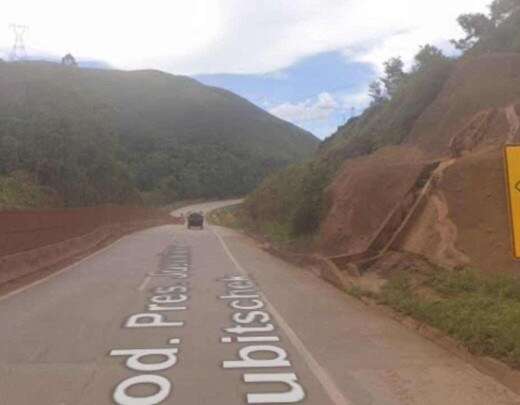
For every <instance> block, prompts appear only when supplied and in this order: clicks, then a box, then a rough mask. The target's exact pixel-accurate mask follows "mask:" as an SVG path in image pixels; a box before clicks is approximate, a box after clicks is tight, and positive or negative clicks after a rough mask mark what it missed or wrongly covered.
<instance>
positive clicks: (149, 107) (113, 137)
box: [0, 62, 318, 205]
mask: <svg viewBox="0 0 520 405" xmlns="http://www.w3.org/2000/svg"><path fill="white" fill-rule="evenodd" d="M0 94H1V95H2V97H0V175H3V176H6V175H9V173H12V172H19V171H23V172H25V173H29V174H31V175H32V176H34V180H35V182H36V183H37V184H40V185H42V186H44V187H49V188H51V189H52V190H53V192H57V193H58V194H59V195H61V196H62V197H63V201H64V204H65V205H86V204H96V203H100V202H122V201H137V200H140V199H141V198H142V197H144V198H145V199H148V200H150V201H153V202H158V203H163V202H168V201H171V200H174V199H180V198H199V197H204V198H210V197H215V198H218V197H226V196H231V195H240V194H244V193H246V192H248V191H250V190H252V189H253V188H254V187H255V185H257V184H258V182H259V181H260V180H261V179H262V178H264V177H265V176H266V175H267V174H268V173H270V172H272V171H273V170H275V169H278V168H282V167H284V166H286V165H288V164H291V163H294V162H297V161H301V160H303V159H305V158H306V157H308V156H309V155H311V154H312V153H313V151H314V150H315V149H316V147H317V145H318V140H317V139H316V138H315V137H314V136H313V135H311V134H310V133H308V132H306V131H303V130H302V129H300V128H298V127H296V126H294V125H292V124H289V123H287V122H285V121H283V120H280V119H278V118H276V117H274V116H272V115H270V114H268V113H267V112H265V111H264V110H262V109H260V108H258V107H256V106H254V105H253V104H251V103H250V102H248V101H247V100H245V99H243V98H240V97H238V96H236V95H234V94H232V93H230V92H228V91H225V90H222V89H218V88H213V87H208V86H205V85H202V84H201V83H199V82H197V81H195V80H193V79H190V78H187V77H182V76H174V75H170V74H166V73H162V72H159V71H133V72H125V71H116V70H98V69H78V68H70V67H64V66H61V65H59V64H54V63H46V62H22V63H1V62H0Z"/></svg>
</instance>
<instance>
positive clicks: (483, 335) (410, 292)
mask: <svg viewBox="0 0 520 405" xmlns="http://www.w3.org/2000/svg"><path fill="white" fill-rule="evenodd" d="M421 289H423V290H424V289H429V290H431V291H432V292H433V293H434V294H436V295H437V296H438V297H439V298H432V297H431V296H429V294H426V296H425V294H421V293H420V290H421ZM379 300H380V302H381V303H383V304H387V305H389V306H391V307H393V308H394V309H396V310H397V311H399V312H401V313H403V314H406V315H409V316H411V317H413V318H415V319H417V320H420V321H424V322H426V323H428V324H430V325H432V326H434V327H436V328H438V329H440V330H442V331H444V332H445V333H447V334H448V335H450V336H452V337H454V338H456V339H457V340H459V341H461V342H462V343H464V345H465V346H466V347H468V349H469V350H471V351H472V352H473V353H476V354H479V355H486V356H492V357H495V358H498V359H500V360H502V361H504V362H506V363H508V364H509V365H511V366H513V367H515V368H520V278H518V277H515V276H512V275H497V276H495V275H493V276H491V275H485V274H483V273H481V272H479V271H477V270H473V269H465V270H460V271H450V270H445V269H441V270H438V271H436V272H434V273H432V274H431V275H429V276H428V277H427V279H426V280H425V281H423V282H422V283H421V284H420V285H415V286H414V284H413V279H412V277H411V276H410V275H409V274H407V273H402V274H400V275H398V276H396V277H395V278H393V279H391V280H390V281H389V282H388V283H387V284H386V285H385V286H384V287H383V289H382V292H381V294H380V297H379Z"/></svg>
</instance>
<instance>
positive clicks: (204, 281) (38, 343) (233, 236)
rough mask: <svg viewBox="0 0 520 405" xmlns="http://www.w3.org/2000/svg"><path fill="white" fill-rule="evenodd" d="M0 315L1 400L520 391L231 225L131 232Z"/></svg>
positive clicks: (489, 404)
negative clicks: (288, 261) (229, 227)
mask: <svg viewBox="0 0 520 405" xmlns="http://www.w3.org/2000/svg"><path fill="white" fill-rule="evenodd" d="M214 206H216V204H215V203H213V204H203V205H199V206H197V207H190V208H188V209H187V210H199V209H203V210H208V209H210V208H212V207H214ZM183 211H186V209H184V210H183ZM0 328H1V329H0V331H1V332H0V404H2V405H13V404H23V405H25V404H39V405H64V404H74V405H77V404H84V405H87V404H88V405H98V404H111V403H120V404H156V403H165V404H183V405H202V404H211V405H235V404H237V405H238V404H248V403H249V404H254V403H264V404H278V403H302V404H313V405H330V404H334V405H344V404H358V405H368V404H382V405H393V404H396V405H397V404H421V405H425V404H432V405H447V404H453V405H463V404H468V405H469V404H471V405H478V404H482V405H500V404H520V398H519V397H518V396H516V395H514V394H513V393H512V392H510V391H509V390H508V389H506V388H504V387H503V386H501V385H500V384H498V383H497V382H495V381H494V380H492V379H491V378H489V377H487V376H485V375H483V374H481V373H479V372H478V371H476V370H475V369H474V368H472V367H471V366H469V365H467V364H465V363H464V362H463V361H461V360H459V359H458V358H455V357H453V356H452V355H450V354H448V353H447V352H445V351H443V350H442V349H440V348H438V347H437V346H435V345H434V344H432V343H430V342H428V341H426V340H425V339H423V338H421V337H419V336H417V335H415V334H414V333H413V332H411V331H409V330H407V329H405V328H404V327H402V326H401V325H399V324H397V323H395V322H394V321H392V320H389V319H386V318H384V317H383V316H381V315H379V314H377V313H374V312H372V311H371V310H370V309H369V308H366V307H364V306H363V305H361V304H360V303H358V302H357V301H355V300H354V299H351V298H349V297H348V296H346V295H345V294H343V293H341V292H340V291H338V290H336V289H335V288H333V287H332V286H330V285H328V284H326V283H325V282H323V281H322V280H320V279H319V278H317V277H316V276H315V275H314V274H312V273H311V272H307V271H304V270H302V269H299V268H297V267H294V266H292V265H289V264H286V263H284V262H282V261H280V260H279V259H277V258H274V257H272V256H270V255H269V254H267V253H265V252H263V251H261V250H260V249H259V248H258V247H257V246H256V245H255V243H254V242H253V241H251V240H250V239H248V238H246V237H244V236H242V235H240V234H238V233H236V232H234V231H231V230H227V229H223V228H216V227H213V228H211V227H206V229H204V230H187V229H185V227H183V226H163V227H158V228H154V229H150V230H146V231H143V232H138V233H135V234H133V235H130V236H127V237H125V238H123V239H121V240H120V241H118V242H116V243H115V244H113V245H112V246H110V247H108V248H106V249H105V250H103V251H101V252H99V253H98V254H96V255H94V256H91V257H90V258H87V259H86V260H84V261H82V262H80V263H79V264H77V265H75V266H72V267H71V268H69V269H67V270H66V271H64V272H62V273H60V274H58V275H55V276H54V277H52V278H50V279H47V280H46V281H45V282H41V283H38V284H37V285H34V286H32V287H30V288H26V289H24V290H22V291H18V292H15V293H13V294H11V295H8V296H4V297H2V298H0Z"/></svg>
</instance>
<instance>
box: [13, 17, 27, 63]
mask: <svg viewBox="0 0 520 405" xmlns="http://www.w3.org/2000/svg"><path fill="white" fill-rule="evenodd" d="M9 28H11V31H13V33H14V43H13V47H12V49H11V53H10V54H9V60H10V61H12V62H15V61H18V60H24V59H25V58H26V57H27V51H26V50H25V43H24V40H23V36H24V35H25V33H26V32H27V30H28V29H29V27H27V26H26V25H18V24H11V25H10V26H9Z"/></svg>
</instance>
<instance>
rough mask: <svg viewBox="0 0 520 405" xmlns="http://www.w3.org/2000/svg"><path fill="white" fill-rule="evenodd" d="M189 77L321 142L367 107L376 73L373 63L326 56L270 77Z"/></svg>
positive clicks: (306, 59) (310, 57)
mask: <svg viewBox="0 0 520 405" xmlns="http://www.w3.org/2000/svg"><path fill="white" fill-rule="evenodd" d="M194 77H195V78H196V79H197V80H199V81H201V82H202V83H204V84H208V85H212V86H217V87H223V88H226V89H228V90H231V91H233V92H234V93H236V94H239V95H241V96H242V97H245V98H247V99H248V100H250V101H252V102H253V103H255V104H257V105H258V106H260V107H262V108H264V109H266V110H268V111H270V112H272V113H273V114H275V115H277V116H279V117H280V118H283V119H286V120H289V121H291V122H293V123H295V124H297V125H299V126H301V127H303V128H305V129H307V130H309V131H311V132H313V133H314V134H315V135H317V136H319V137H320V138H323V137H325V136H327V135H330V134H331V133H332V132H333V131H334V130H335V129H336V128H337V126H338V125H341V124H343V123H344V122H345V120H346V119H348V118H349V117H350V116H351V115H352V113H355V114H357V113H359V112H360V111H361V110H362V109H363V108H364V107H365V106H366V104H367V102H368V100H367V97H366V94H367V89H366V87H367V83H369V82H370V81H372V80H374V79H375V78H376V77H377V72H376V70H375V68H374V66H373V65H372V64H369V63H360V62H353V61H348V59H347V58H346V57H345V55H343V54H342V53H341V52H326V53H320V54H317V55H314V56H309V57H306V58H304V59H303V60H301V61H299V62H297V63H295V64H293V65H291V66H289V67H287V68H285V69H281V70H277V71H273V72H270V73H264V74H212V75H196V76H194Z"/></svg>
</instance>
